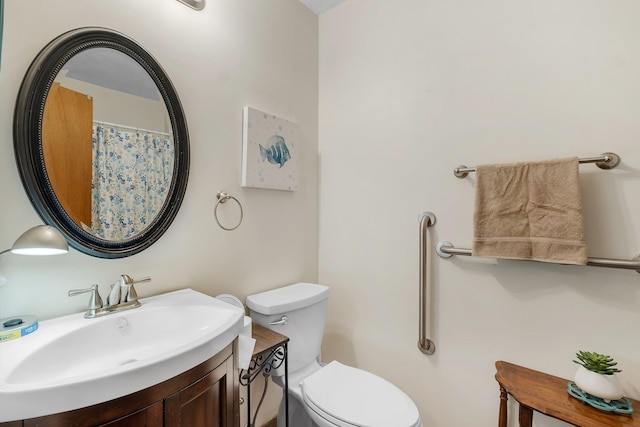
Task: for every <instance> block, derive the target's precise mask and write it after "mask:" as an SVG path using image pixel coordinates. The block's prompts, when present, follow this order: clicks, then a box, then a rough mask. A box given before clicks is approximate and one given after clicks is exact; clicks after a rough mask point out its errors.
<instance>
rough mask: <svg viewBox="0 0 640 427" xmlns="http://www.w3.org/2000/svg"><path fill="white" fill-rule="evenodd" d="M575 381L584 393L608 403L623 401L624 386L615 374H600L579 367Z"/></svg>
mask: <svg viewBox="0 0 640 427" xmlns="http://www.w3.org/2000/svg"><path fill="white" fill-rule="evenodd" d="M574 381H575V383H576V385H577V386H578V387H580V389H582V391H584V392H585V393H589V394H590V395H592V396H596V397H599V398H601V399H602V400H604V401H605V402H607V403H609V402H610V401H612V400H618V399H622V396H623V392H622V385H621V384H620V380H619V379H618V377H616V375H615V374H613V375H603V374H598V373H595V372H592V371H590V370H588V369H586V368H585V367H584V366H578V370H577V371H576V376H575V378H574Z"/></svg>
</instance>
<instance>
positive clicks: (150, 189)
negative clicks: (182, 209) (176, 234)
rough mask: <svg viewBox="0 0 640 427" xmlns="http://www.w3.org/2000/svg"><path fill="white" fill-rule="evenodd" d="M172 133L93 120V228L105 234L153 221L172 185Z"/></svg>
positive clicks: (124, 233)
mask: <svg viewBox="0 0 640 427" xmlns="http://www.w3.org/2000/svg"><path fill="white" fill-rule="evenodd" d="M173 156H174V144H173V138H172V137H171V135H169V134H166V133H161V132H153V131H146V130H142V129H131V128H127V127H125V126H119V125H112V124H102V123H99V122H94V126H93V178H92V199H93V200H92V206H91V210H92V212H91V229H92V230H91V232H92V233H93V234H95V235H97V236H99V237H101V238H103V239H106V240H123V239H128V238H131V237H133V236H135V235H136V234H137V233H139V232H140V231H142V230H144V229H145V228H146V227H147V226H148V225H150V224H151V222H152V221H153V219H154V218H155V217H156V215H157V214H158V212H159V211H160V209H161V208H162V206H163V204H164V202H165V200H166V198H167V193H168V191H169V187H170V186H171V177H172V175H173Z"/></svg>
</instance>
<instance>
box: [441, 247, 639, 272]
mask: <svg viewBox="0 0 640 427" xmlns="http://www.w3.org/2000/svg"><path fill="white" fill-rule="evenodd" d="M436 253H437V254H438V256H440V258H450V257H452V256H453V255H464V256H472V253H471V249H464V248H456V247H454V246H453V244H451V242H446V241H444V242H439V243H438V244H437V245H436ZM587 265H589V266H592V267H608V268H623V269H627V270H635V271H636V272H638V273H640V255H636V256H635V257H634V258H633V259H632V260H626V259H614V258H587Z"/></svg>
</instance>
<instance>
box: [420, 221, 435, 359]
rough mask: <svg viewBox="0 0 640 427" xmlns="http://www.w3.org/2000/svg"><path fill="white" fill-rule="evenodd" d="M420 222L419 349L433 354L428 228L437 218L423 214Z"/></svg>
mask: <svg viewBox="0 0 640 427" xmlns="http://www.w3.org/2000/svg"><path fill="white" fill-rule="evenodd" d="M419 220H420V324H419V327H418V348H419V349H420V351H421V352H423V353H424V354H433V353H435V351H436V345H435V343H434V342H433V341H431V340H430V339H429V338H427V336H426V335H427V330H429V329H430V328H429V326H430V316H429V315H428V313H427V309H428V307H429V304H428V301H427V297H428V294H429V290H430V286H429V285H430V280H429V277H430V276H429V272H430V271H431V270H430V268H429V267H430V266H431V257H430V256H429V255H430V254H429V247H430V246H431V245H430V243H429V233H428V232H427V228H429V227H431V226H433V225H435V223H436V216H435V215H434V214H433V213H431V212H422V213H421V214H420V216H419Z"/></svg>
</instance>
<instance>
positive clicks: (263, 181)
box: [242, 107, 301, 191]
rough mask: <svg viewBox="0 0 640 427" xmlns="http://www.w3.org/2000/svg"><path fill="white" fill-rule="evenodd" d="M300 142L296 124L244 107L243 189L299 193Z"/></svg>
mask: <svg viewBox="0 0 640 427" xmlns="http://www.w3.org/2000/svg"><path fill="white" fill-rule="evenodd" d="M300 139H301V133H300V128H299V126H298V125H297V124H296V123H294V122H291V121H288V120H285V119H282V118H280V117H277V116H275V115H273V114H269V113H266V112H264V111H260V110H256V109H255V108H251V107H244V109H243V118H242V186H243V187H251V188H265V189H271V190H287V191H293V190H297V189H298V167H299V166H300V164H299V160H298V159H299V157H300V156H299V149H300Z"/></svg>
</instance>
